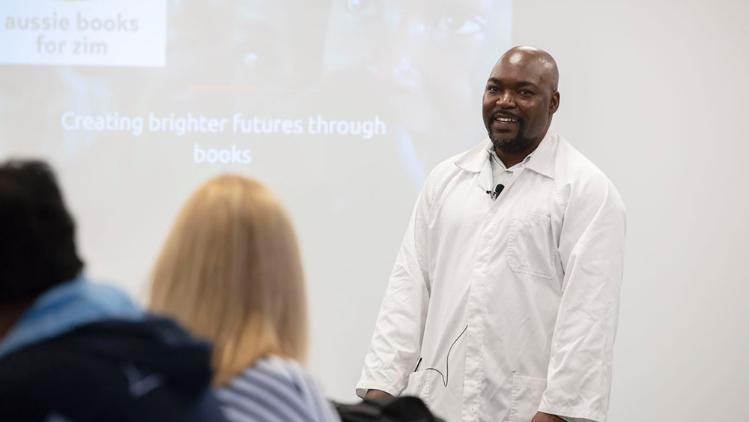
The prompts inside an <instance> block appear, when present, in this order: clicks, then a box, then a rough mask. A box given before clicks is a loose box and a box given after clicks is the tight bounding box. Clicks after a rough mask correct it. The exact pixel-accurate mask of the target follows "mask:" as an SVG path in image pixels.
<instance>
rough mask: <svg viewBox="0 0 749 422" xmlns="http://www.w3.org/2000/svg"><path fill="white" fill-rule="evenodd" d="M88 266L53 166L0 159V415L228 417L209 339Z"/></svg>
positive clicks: (75, 421) (73, 420) (77, 419)
mask: <svg viewBox="0 0 749 422" xmlns="http://www.w3.org/2000/svg"><path fill="white" fill-rule="evenodd" d="M82 270H83V262H82V261H81V259H80V258H79V257H78V253H77V252H76V244H75V224H74V222H73V219H72V217H71V216H70V214H69V213H68V211H67V209H66V207H65V204H64V201H63V198H62V195H61V192H60V190H59V188H58V186H57V182H56V180H55V176H54V174H53V173H52V171H51V169H50V168H49V167H48V166H47V165H46V164H45V163H43V162H39V161H9V162H6V163H2V164H0V420H2V421H70V422H84V421H214V420H218V421H222V420H225V418H224V416H223V415H222V413H221V411H220V409H219V408H218V405H217V403H216V402H215V398H213V396H212V393H211V390H210V378H211V371H210V348H209V346H208V345H207V344H206V343H203V342H198V341H196V340H194V339H192V337H190V336H189V335H188V334H187V333H186V332H185V331H183V330H182V329H180V328H179V327H178V326H177V325H176V324H175V323H173V322H171V321H169V320H167V319H164V318H156V317H151V316H149V315H147V314H145V313H143V312H142V311H141V310H140V309H139V308H138V307H137V306H136V305H135V304H134V303H133V302H132V301H131V300H130V299H129V298H128V297H127V296H126V295H125V294H124V293H122V292H120V291H119V290H117V289H115V288H113V287H107V286H105V285H103V284H97V283H92V282H90V281H89V280H88V279H87V278H86V277H85V276H83V275H82V274H81V271H82Z"/></svg>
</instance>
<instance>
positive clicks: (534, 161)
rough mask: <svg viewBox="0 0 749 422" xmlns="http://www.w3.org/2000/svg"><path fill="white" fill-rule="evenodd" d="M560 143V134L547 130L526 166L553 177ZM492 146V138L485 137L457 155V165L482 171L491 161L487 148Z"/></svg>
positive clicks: (470, 170)
mask: <svg viewBox="0 0 749 422" xmlns="http://www.w3.org/2000/svg"><path fill="white" fill-rule="evenodd" d="M558 143H559V135H556V134H553V133H551V132H547V133H546V136H544V139H543V140H541V143H540V144H539V145H538V147H537V148H536V149H535V150H534V151H533V152H531V154H530V159H528V161H527V163H526V164H525V168H527V169H530V170H533V171H535V172H536V173H539V174H542V175H544V176H546V177H549V178H551V179H553V178H554V174H555V171H554V167H555V165H554V164H555V159H556V151H557V144H558ZM491 148H492V142H491V140H489V139H488V138H487V139H484V140H483V141H481V143H480V144H479V145H476V146H475V147H473V148H471V149H470V150H468V151H467V152H466V153H464V154H462V155H460V156H459V157H457V158H456V159H455V165H456V166H458V167H459V168H460V169H462V170H464V171H467V172H471V173H480V172H481V170H482V169H483V168H484V166H485V165H486V164H487V163H488V161H489V154H488V153H487V150H490V149H491Z"/></svg>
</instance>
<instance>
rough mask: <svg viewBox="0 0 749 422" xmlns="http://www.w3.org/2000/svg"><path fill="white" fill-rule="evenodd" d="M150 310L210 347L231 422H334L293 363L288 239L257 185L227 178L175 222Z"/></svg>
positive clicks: (297, 295)
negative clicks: (212, 346) (170, 318)
mask: <svg viewBox="0 0 749 422" xmlns="http://www.w3.org/2000/svg"><path fill="white" fill-rule="evenodd" d="M152 278H153V279H152V285H151V292H150V293H151V295H150V306H151V308H152V309H153V310H154V311H156V312H159V313H164V314H166V315H169V316H172V317H174V318H175V319H176V320H177V321H179V322H180V323H182V324H183V325H184V326H185V327H187V328H188V329H190V330H192V331H193V332H194V333H195V334H197V335H199V336H201V337H203V338H207V339H209V340H211V341H212V342H213V344H214V353H213V368H214V371H215V374H214V379H213V382H214V385H215V386H216V387H218V393H217V397H218V399H219V401H220V402H221V406H222V408H223V410H224V412H225V414H226V416H227V417H228V418H229V419H230V420H232V421H256V422H263V421H335V420H337V419H338V418H337V415H336V414H335V413H334V409H333V408H332V406H331V405H330V404H329V403H328V402H327V401H326V400H325V399H324V397H323V395H322V394H321V392H320V390H319V389H318V387H317V385H316V384H315V383H314V382H313V381H312V379H311V378H310V377H309V375H307V373H306V372H305V371H304V370H303V369H302V367H301V366H300V365H299V363H297V362H298V361H301V360H303V359H304V356H305V349H306V340H307V316H306V299H305V291H304V280H303V274H302V265H301V261H300V257H299V250H298V247H297V241H296V236H295V234H294V230H293V228H292V225H291V222H290V221H289V219H288V217H287V215H286V213H285V212H284V210H283V208H282V207H281V205H280V203H279V202H278V200H277V199H276V198H275V197H274V196H273V194H272V193H271V192H270V191H269V190H268V189H267V188H265V187H264V186H263V185H261V184H260V183H258V182H256V181H252V180H249V179H246V178H244V177H241V176H234V175H225V176H220V177H217V178H215V179H212V180H210V181H208V182H207V183H205V184H204V185H203V186H201V187H200V188H199V189H198V190H197V191H196V192H195V193H194V194H193V195H192V197H191V198H190V199H189V200H188V201H187V204H186V205H185V207H184V208H183V209H182V211H181V213H180V214H179V216H178V218H177V220H176V222H175V225H174V227H173V228H172V231H171V233H170V234H169V236H168V238H167V240H166V243H165V245H164V248H163V250H162V251H161V254H160V256H159V258H158V261H157V263H156V265H155V268H154V271H153V275H152Z"/></svg>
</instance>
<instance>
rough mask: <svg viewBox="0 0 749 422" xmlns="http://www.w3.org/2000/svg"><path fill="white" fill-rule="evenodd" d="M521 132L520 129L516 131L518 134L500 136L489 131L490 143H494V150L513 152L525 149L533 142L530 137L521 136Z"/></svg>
mask: <svg viewBox="0 0 749 422" xmlns="http://www.w3.org/2000/svg"><path fill="white" fill-rule="evenodd" d="M521 133H522V132H521V131H518V134H517V135H516V136H515V137H514V138H500V137H499V136H498V135H494V134H491V133H490V134H489V139H491V141H492V144H494V149H495V150H496V151H502V152H506V153H508V154H515V153H518V152H521V151H525V150H526V149H528V148H529V147H530V146H531V145H532V144H533V140H532V139H530V138H527V137H525V136H523V135H522V134H521Z"/></svg>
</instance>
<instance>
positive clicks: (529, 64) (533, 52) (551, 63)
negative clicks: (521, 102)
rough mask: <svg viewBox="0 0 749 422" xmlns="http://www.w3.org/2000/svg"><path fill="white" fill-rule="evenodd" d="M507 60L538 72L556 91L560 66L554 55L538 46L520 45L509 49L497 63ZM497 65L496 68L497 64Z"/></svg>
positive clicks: (553, 90)
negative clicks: (558, 66)
mask: <svg viewBox="0 0 749 422" xmlns="http://www.w3.org/2000/svg"><path fill="white" fill-rule="evenodd" d="M503 61H505V62H506V63H507V64H511V65H515V66H522V67H525V68H527V69H529V70H531V71H532V72H533V73H534V74H537V75H538V76H539V77H540V78H542V79H543V81H544V82H546V83H548V84H549V86H550V88H551V92H556V90H557V87H558V86H559V68H557V62H556V60H554V57H552V56H551V54H549V53H548V52H546V51H544V50H541V49H539V48H536V47H530V46H526V45H519V46H516V47H512V48H511V49H509V50H507V51H506V52H505V53H504V54H502V56H501V57H500V58H499V60H498V61H497V65H499V64H500V63H501V62H503ZM497 65H495V68H496V66H497Z"/></svg>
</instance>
